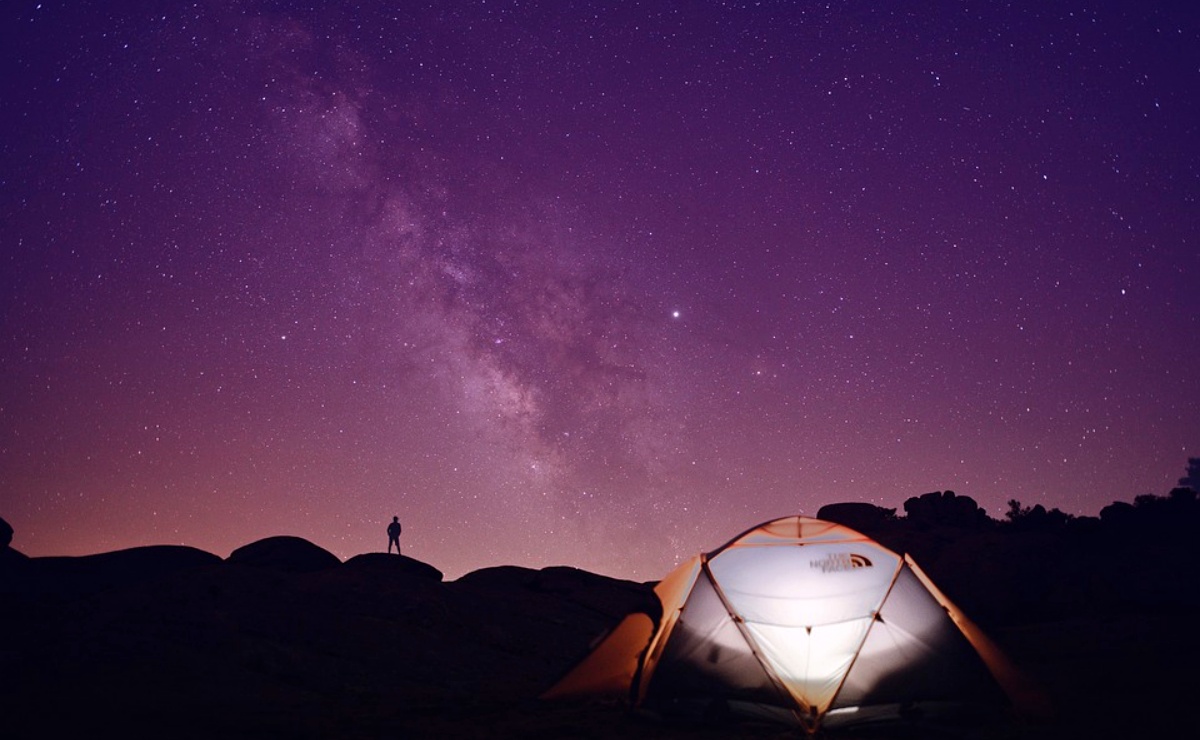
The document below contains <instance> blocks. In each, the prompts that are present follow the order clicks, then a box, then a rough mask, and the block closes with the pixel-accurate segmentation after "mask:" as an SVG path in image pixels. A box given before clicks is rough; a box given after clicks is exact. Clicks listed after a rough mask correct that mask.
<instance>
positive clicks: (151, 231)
mask: <svg viewBox="0 0 1200 740" xmlns="http://www.w3.org/2000/svg"><path fill="white" fill-rule="evenodd" d="M312 5H315V6H316V9H313V8H312V7H310V6H309V5H308V4H291V3H271V2H262V3H259V2H249V1H247V2H242V1H239V0H224V1H221V2H201V3H197V4H194V5H185V4H184V3H176V2H159V3H109V2H49V1H47V2H41V3H35V2H6V3H4V6H3V8H2V9H0V14H3V16H4V18H3V19H2V20H0V229H2V231H0V299H2V303H0V307H2V309H3V324H2V328H3V332H2V335H0V378H2V379H3V380H2V385H0V415H2V416H0V418H2V419H3V424H2V426H0V516H3V517H4V518H5V519H6V520H8V521H9V522H10V523H11V524H12V525H13V527H14V528H15V530H16V536H15V539H14V542H13V546H14V547H16V548H18V549H20V550H21V551H23V552H25V553H26V554H28V555H77V554H86V553H94V552H102V551H107V550H113V549H119V548H124V547H132V546H137V545H146V544H186V545H191V546H195V547H199V548H201V549H205V550H208V551H210V552H214V553H216V554H218V555H222V556H224V555H227V554H228V553H229V552H230V551H231V550H232V549H234V548H236V547H239V546H241V545H244V544H247V543H249V542H252V541H255V540H258V539H261V538H264V537H267V536H272V535H277V534H291V535H297V536H300V537H304V538H306V539H309V540H311V541H313V542H315V543H316V544H318V545H321V546H322V547H325V548H326V549H329V550H331V551H332V552H334V553H336V554H337V555H339V556H340V557H343V558H346V557H350V556H352V555H355V554H358V553H362V552H367V551H379V550H382V549H383V548H384V546H385V545H386V535H385V533H384V528H385V526H386V525H387V523H388V522H389V521H390V520H391V517H392V516H393V515H399V516H400V518H401V521H402V522H403V523H404V527H405V531H404V535H403V537H402V542H403V544H404V548H405V550H404V552H405V554H408V555H411V556H412V557H415V558H418V559H420V560H423V561H425V562H428V563H431V564H433V565H434V566H436V567H438V568H440V569H442V570H443V571H444V572H445V573H446V575H447V577H450V578H453V577H457V576H459V575H462V574H463V573H465V572H467V571H470V570H474V569H477V568H481V567H485V566H490V565H500V564H514V565H521V566H526V567H543V566H547V565H557V564H567V565H574V566H578V567H582V568H587V569H589V570H593V571H596V572H600V573H605V574H608V575H615V576H620V577H627V578H634V579H638V580H642V579H654V578H658V577H661V576H662V575H663V574H665V573H666V572H667V571H668V570H669V569H670V568H671V567H672V566H673V565H674V564H675V563H676V562H677V560H678V559H679V558H681V557H683V556H686V555H690V554H692V553H695V552H699V551H701V550H707V549H712V548H713V547H716V546H717V545H719V544H721V543H723V542H725V541H726V540H728V539H729V538H731V537H733V536H734V535H736V534H737V533H739V532H740V531H742V530H743V529H746V528H748V527H750V526H753V525H755V524H757V523H759V522H761V521H764V520H767V519H771V518H775V517H779V516H785V515H790V514H797V513H802V514H807V515H815V514H816V511H817V509H818V508H819V507H820V506H822V505H824V504H827V503H834V502H840V501H868V502H872V503H875V504H878V505H881V506H886V507H889V508H897V509H900V511H901V513H902V512H903V509H902V507H903V503H904V501H905V499H907V498H909V497H911V496H917V495H920V494H922V493H926V492H929V491H937V490H946V489H952V490H954V491H956V492H957V493H958V494H960V495H967V496H971V497H972V498H974V499H975V500H976V501H978V502H979V503H980V505H981V506H984V507H985V508H986V509H987V510H988V512H989V513H990V514H991V515H992V516H993V517H995V518H1001V517H1002V516H1003V514H1004V512H1005V511H1006V510H1007V506H1006V502H1007V501H1008V500H1009V499H1013V498H1015V499H1018V500H1020V501H1021V502H1022V503H1023V504H1025V505H1027V506H1031V505H1034V504H1042V505H1043V506H1045V507H1046V508H1051V507H1057V508H1060V509H1061V510H1063V511H1064V512H1067V513H1071V514H1086V515H1093V516H1094V515H1096V514H1098V513H1099V511H1100V509H1101V508H1103V507H1104V506H1105V505H1107V504H1108V503H1111V502H1113V501H1116V500H1122V501H1131V500H1132V499H1133V497H1134V496H1137V495H1139V494H1144V493H1154V494H1158V495H1163V494H1166V493H1167V492H1168V491H1169V490H1170V489H1171V487H1172V486H1173V485H1174V484H1175V482H1176V480H1177V479H1178V478H1179V477H1180V476H1181V475H1183V474H1184V469H1185V465H1186V461H1187V457H1188V456H1189V455H1193V456H1194V455H1198V454H1200V371H1198V368H1200V230H1198V227H1200V206H1198V202H1197V198H1198V197H1200V143H1198V142H1200V9H1198V8H1200V6H1192V5H1191V4H1188V3H1178V4H1175V5H1176V7H1167V4H1156V3H1135V2H1106V3H1099V4H1096V3H1083V2H1080V3H1045V2H1028V3H1011V4H1010V3H971V4H966V3H877V2H853V3H844V4H843V3H805V2H798V3H772V2H762V3H756V2H749V3H742V2H737V3H734V2H729V3H717V2H703V3H702V2H679V3H668V2H632V1H630V2H609V3H599V2H595V3H593V2H511V1H500V0H488V1H487V2H483V1H482V0H479V1H478V2H430V3H415V2H392V3H372V2H366V3H361V4H358V3H356V4H349V3H347V4H342V5H334V4H329V5H330V6H331V7H324V6H326V5H327V4H326V3H313V4H312ZM884 5H887V6H895V9H879V8H878V7H876V6H884ZM118 6H119V7H118ZM125 6H132V7H129V8H127V7H125Z"/></svg>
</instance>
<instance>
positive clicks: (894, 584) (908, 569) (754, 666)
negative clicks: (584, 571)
mask: <svg viewBox="0 0 1200 740" xmlns="http://www.w3.org/2000/svg"><path fill="white" fill-rule="evenodd" d="M655 593H656V595H657V596H658V598H659V601H660V602H661V604H662V615H661V618H660V619H658V620H657V623H655V621H654V620H652V619H651V618H650V617H649V616H647V615H645V614H631V615H629V616H628V617H626V618H625V620H624V621H622V622H621V623H620V624H619V625H617V627H616V628H615V629H614V630H613V631H612V632H610V633H609V634H608V635H607V636H606V637H605V638H604V639H603V640H602V641H601V642H600V643H599V644H598V645H597V646H596V647H595V649H594V650H593V651H592V652H591V653H590V654H589V655H588V656H587V657H586V658H585V659H584V660H583V661H582V662H581V663H579V664H578V665H577V666H576V667H575V668H573V669H572V670H571V671H570V672H568V673H567V675H566V676H564V677H563V678H562V679H561V680H560V681H559V682H558V683H557V684H555V685H554V686H553V687H551V688H550V690H548V691H547V692H546V693H545V694H544V696H545V697H546V698H553V697H564V696H576V695H603V694H608V695H623V696H625V697H627V698H628V699H629V700H630V701H631V702H632V703H633V704H634V705H636V706H638V707H642V708H645V709H648V710H653V711H656V712H658V713H662V714H675V713H683V714H700V713H707V712H710V711H712V710H713V709H714V708H717V709H720V710H722V711H726V710H727V711H731V712H734V713H738V714H749V715H754V716H759V717H765V718H773V719H777V720H780V721H783V722H786V723H789V724H793V725H797V726H799V727H801V728H803V729H804V730H805V731H807V732H809V733H815V732H816V731H817V730H818V729H821V728H826V729H834V728H837V727H846V726H855V725H863V724H872V723H881V722H890V721H903V722H914V721H921V720H928V721H939V720H943V719H957V718H961V717H963V716H968V715H976V714H979V713H981V712H982V713H988V714H990V713H993V712H995V711H996V710H997V709H999V708H1001V707H1002V706H1003V705H1004V704H1005V703H1007V702H1009V701H1012V702H1017V703H1020V702H1021V701H1022V696H1023V695H1024V692H1023V689H1022V686H1021V682H1020V680H1019V679H1018V678H1017V674H1016V672H1015V670H1014V669H1013V668H1012V667H1011V665H1009V664H1008V663H1007V661H1006V660H1005V659H1004V657H1003V656H1002V655H1001V654H1000V652H999V650H997V649H996V648H995V646H994V645H993V644H992V643H991V642H990V641H989V640H988V639H987V638H986V637H985V636H984V635H983V633H982V632H980V631H979V629H978V628H977V627H975V625H974V624H972V623H971V622H970V620H968V619H967V618H966V617H965V616H964V615H963V614H962V613H961V612H960V611H959V610H958V609H957V607H955V606H954V605H953V604H952V603H950V601H949V600H948V599H947V598H946V597H945V596H944V595H943V594H942V593H941V592H940V591H938V589H937V588H936V587H935V586H934V585H933V584H932V582H930V580H929V578H928V577H927V576H925V574H924V573H923V572H922V571H921V570H920V568H918V567H917V565H916V563H914V562H913V561H912V559H911V558H908V557H907V556H900V555H897V554H896V553H894V552H892V551H891V550H888V549H887V548H885V547H883V546H882V545H879V544H878V543H876V542H874V541H872V540H871V539H870V538H868V537H866V536H864V535H862V534H859V533H858V532H855V531H854V530H852V529H849V528H847V527H844V526H842V525H839V524H834V523H831V522H825V521H821V520H818V519H811V518H807V517H800V516H793V517H787V518H784V519H777V520H775V521H771V522H767V523H765V524H762V525H759V526H757V527H754V528H752V529H750V530H748V531H746V532H745V533H743V534H741V535H739V536H738V537H735V538H734V539H733V540H731V541H730V542H728V543H727V544H725V545H723V546H722V547H720V548H718V549H716V550H714V551H712V552H710V553H703V554H700V555H697V556H694V557H692V558H690V559H689V560H687V561H686V562H684V563H683V564H681V565H680V566H679V567H678V568H676V569H675V570H674V571H672V572H671V573H670V574H669V575H668V576H667V577H666V578H664V579H663V580H662V581H660V582H659V584H658V585H657V586H656V587H655Z"/></svg>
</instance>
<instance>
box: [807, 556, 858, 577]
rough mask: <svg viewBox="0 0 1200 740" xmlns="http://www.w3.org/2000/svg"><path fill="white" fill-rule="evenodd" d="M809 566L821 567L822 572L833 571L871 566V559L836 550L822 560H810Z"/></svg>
mask: <svg viewBox="0 0 1200 740" xmlns="http://www.w3.org/2000/svg"><path fill="white" fill-rule="evenodd" d="M809 566H810V567H813V568H819V569H820V570H821V572H822V573H833V572H835V571H841V570H854V569H855V568H870V567H871V561H870V560H868V559H867V558H866V557H864V556H862V555H859V554H858V553H852V552H835V553H831V554H829V555H826V556H825V557H823V558H821V559H820V560H811V561H809Z"/></svg>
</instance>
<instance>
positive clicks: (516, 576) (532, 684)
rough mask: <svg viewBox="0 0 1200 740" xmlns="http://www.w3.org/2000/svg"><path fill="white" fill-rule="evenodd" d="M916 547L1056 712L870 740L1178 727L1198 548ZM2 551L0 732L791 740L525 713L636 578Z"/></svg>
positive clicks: (284, 548) (252, 555) (317, 555)
mask: <svg viewBox="0 0 1200 740" xmlns="http://www.w3.org/2000/svg"><path fill="white" fill-rule="evenodd" d="M919 534H920V536H919V537H916V535H914V534H913V533H911V532H908V533H905V532H892V533H886V532H884V533H880V534H878V535H877V536H879V538H880V539H882V540H884V541H885V544H891V545H892V546H893V547H896V548H898V549H907V550H909V551H910V552H914V556H916V555H917V552H916V550H917V549H919V548H913V547H911V545H912V544H913V543H912V542H908V543H906V542H905V538H906V537H915V538H916V540H918V541H919V542H920V543H922V544H921V545H920V547H923V548H924V554H923V556H922V557H918V562H919V563H921V564H922V566H923V567H924V568H925V570H926V571H927V572H929V574H930V576H931V577H933V578H934V580H935V581H937V582H938V583H939V585H942V587H943V589H944V590H945V591H946V592H947V593H948V595H949V596H950V597H951V598H953V599H955V600H956V601H957V602H958V603H959V605H960V606H962V607H963V608H964V610H966V611H967V612H968V614H971V615H972V616H973V617H975V619H976V620H977V621H979V622H980V623H981V624H982V625H983V626H984V627H985V628H986V629H987V630H988V632H989V634H991V636H992V637H993V638H994V639H995V640H996V641H997V642H998V643H999V644H1000V645H1001V646H1002V647H1004V648H1005V649H1006V651H1007V652H1008V654H1009V656H1010V657H1011V658H1012V659H1013V660H1014V662H1016V663H1017V664H1018V665H1019V666H1020V667H1021V668H1022V669H1023V670H1024V671H1025V672H1026V673H1027V674H1028V675H1029V676H1030V677H1031V678H1032V679H1033V680H1034V681H1035V682H1036V683H1038V684H1039V685H1040V686H1041V687H1042V688H1043V690H1044V691H1045V693H1046V694H1047V696H1048V697H1049V698H1050V700H1051V703H1052V705H1053V710H1054V713H1053V715H1052V716H1049V717H1045V718H1041V719H1038V720H1029V719H1018V718H1010V719H1006V720H1004V721H999V722H995V723H991V724H988V725H984V726H979V727H975V728H969V729H965V730H963V731H961V732H958V733H956V734H950V735H947V734H944V733H942V734H938V733H933V732H932V731H931V730H928V729H925V728H917V729H908V730H904V729H901V730H893V731H891V732H890V733H888V734H884V735H874V736H873V737H881V736H882V737H963V738H980V739H989V738H997V739H999V738H1141V737H1193V736H1197V733H1196V731H1197V730H1200V721H1197V719H1196V717H1195V714H1196V712H1197V711H1198V709H1200V707H1198V700H1197V698H1196V685H1197V678H1198V673H1197V670H1196V666H1197V661H1198V659H1200V633H1198V632H1197V617H1198V616H1200V610H1198V609H1197V603H1198V601H1200V600H1197V599H1196V597H1195V595H1196V576H1195V575H1194V574H1195V570H1194V569H1193V566H1194V565H1195V562H1194V560H1195V558H1194V550H1195V549H1196V546H1195V543H1194V542H1193V543H1192V544H1190V545H1156V544H1155V541H1154V540H1146V541H1141V542H1134V543H1130V544H1128V545H1121V544H1119V543H1107V544H1106V545H1105V547H1106V548H1107V553H1106V554H1105V555H1104V556H1103V557H1100V556H1096V557H1100V560H1102V561H1103V562H1092V561H1088V560H1087V559H1086V558H1085V557H1084V556H1085V555H1088V553H1090V552H1091V550H1090V549H1089V547H1087V546H1085V544H1086V543H1084V544H1081V543H1079V542H1070V541H1063V540H1061V539H1045V538H1043V540H1041V541H1035V540H1028V541H1026V542H1024V543H1023V544H1021V545H1020V548H1022V549H1020V553H1023V554H1014V553H1013V552H1010V551H1009V550H1014V549H1017V548H1018V544H1017V541H1016V540H1015V539H1012V538H1010V539H1008V540H998V539H996V536H994V535H987V536H980V537H974V536H972V537H964V536H961V533H953V532H949V533H947V532H932V533H931V532H922V533H919ZM889 537H890V538H891V539H892V542H890V543H889V542H887V539H888V538H889ZM1180 548H1183V549H1180ZM1189 548H1190V549H1189ZM3 554H4V559H3V562H2V566H0V737H2V738H47V737H68V736H77V737H78V736H89V737H95V736H100V737H123V738H139V737H156V738H158V737H166V738H193V737H194V738H209V737H226V738H238V737H245V738H250V737H253V738H259V737H298V738H306V737H312V738H325V737H330V738H426V737H428V738H508V737H512V738H517V737H571V738H777V737H779V738H782V737H794V736H795V735H794V734H793V733H791V732H789V731H787V730H785V729H781V728H779V727H775V726H769V725H747V724H708V725H686V724H685V725H681V724H675V723H668V722H662V721H656V720H653V719H651V718H647V717H643V716H640V715H636V714H632V713H630V712H628V711H626V710H625V709H624V708H622V707H620V706H616V705H612V704H603V703H556V704H550V703H543V702H540V701H539V700H537V698H536V697H537V696H538V694H539V693H540V692H541V691H542V690H543V689H545V688H546V687H547V686H549V685H550V684H551V683H553V681H554V680H555V679H556V678H557V677H558V676H559V675H561V674H562V673H563V672H564V671H565V670H566V669H568V668H569V667H570V666H571V665H572V664H573V663H574V662H575V660H577V659H578V658H579V657H580V656H582V655H583V654H584V653H586V651H587V649H588V644H589V642H590V641H591V640H592V639H593V638H594V637H596V636H597V635H598V634H600V633H601V632H603V631H604V630H605V629H607V628H609V627H610V626H612V625H613V624H614V623H615V622H616V621H618V620H619V619H620V617H622V616H623V615H624V614H626V613H627V612H629V611H632V610H635V609H642V608H645V607H646V605H647V599H650V598H652V596H651V592H650V588H649V586H648V585H646V584H636V583H629V582H625V581H616V580H612V579H608V578H604V577H602V576H597V575H594V574H591V573H587V572H583V571H579V570H575V569H570V568H550V569H546V570H542V571H531V570H525V569H521V568H513V567H503V568H493V569H487V570H484V571H478V572H475V573H471V574H469V575H467V576H464V577H463V578H460V579H459V580H457V581H453V582H443V581H442V579H441V574H440V573H439V572H437V571H436V570H435V569H433V568H432V567H430V566H428V565H425V564H423V563H420V562H417V561H415V560H411V559H408V558H404V557H398V556H387V555H381V554H373V555H364V556H359V557H356V558H352V559H351V560H349V561H347V562H345V563H341V562H339V561H338V560H337V558H335V557H333V556H332V555H330V554H329V553H327V552H325V551H323V550H321V549H320V548H318V547H316V546H315V545H312V544H310V543H307V542H305V541H303V540H297V539H294V538H271V539H268V540H264V541H262V542H259V543H255V544H253V545H249V546H247V547H246V548H243V549H242V550H240V551H238V552H235V553H234V554H233V555H231V556H230V558H228V559H226V560H221V559H220V558H217V557H216V556H213V555H210V554H208V553H204V552H201V551H198V550H193V549H191V548H181V547H155V548H139V549H136V550H127V551H122V552H118V553H108V554H104V555H96V556H90V557H86V558H38V559H27V558H24V557H23V556H21V555H20V554H19V553H16V552H15V551H12V550H7V551H4V553H3ZM922 558H924V559H922ZM1005 558H1008V559H1009V562H1007V564H1005V563H1004V562H1003V561H1004V559H1005ZM1164 558H1165V559H1164ZM839 737H848V738H856V737H868V736H867V735H863V734H857V735H840V736H839Z"/></svg>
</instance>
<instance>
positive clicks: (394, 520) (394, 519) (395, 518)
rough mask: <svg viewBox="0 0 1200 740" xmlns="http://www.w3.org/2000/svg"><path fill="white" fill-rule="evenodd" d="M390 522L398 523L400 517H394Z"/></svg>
mask: <svg viewBox="0 0 1200 740" xmlns="http://www.w3.org/2000/svg"><path fill="white" fill-rule="evenodd" d="M392 521H393V522H398V521H400V517H398V516H394V517H392Z"/></svg>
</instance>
